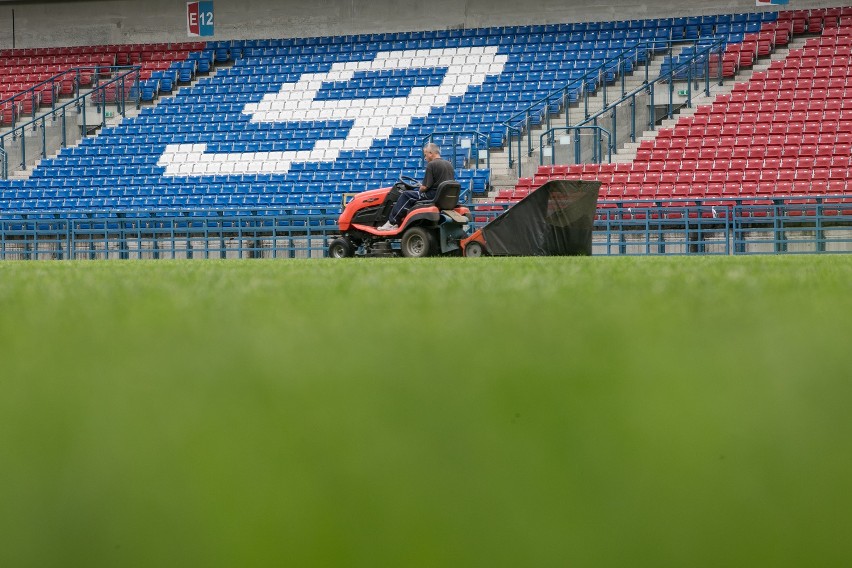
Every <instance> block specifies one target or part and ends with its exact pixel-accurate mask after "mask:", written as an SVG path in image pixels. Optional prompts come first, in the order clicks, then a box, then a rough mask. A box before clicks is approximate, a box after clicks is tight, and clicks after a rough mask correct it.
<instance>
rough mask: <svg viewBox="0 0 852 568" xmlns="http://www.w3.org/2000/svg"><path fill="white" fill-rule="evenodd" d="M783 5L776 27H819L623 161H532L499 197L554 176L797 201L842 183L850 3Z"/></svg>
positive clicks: (616, 190) (618, 191)
mask: <svg viewBox="0 0 852 568" xmlns="http://www.w3.org/2000/svg"><path fill="white" fill-rule="evenodd" d="M844 10H845V11H848V12H849V14H846V13H844ZM782 14H792V16H785V18H784V19H779V23H780V22H785V21H789V22H791V24H790V25H789V26H787V25H785V26H784V27H783V29H785V30H788V31H792V33H800V32H798V31H797V30H803V31H809V32H810V31H812V30H814V29H822V30H823V33H822V35H821V36H819V37H813V38H810V39H808V40H807V42H806V43H805V46H804V48H802V49H798V50H791V52H790V54H789V56H788V57H787V58H786V59H785V60H782V61H775V62H773V63H772V64H771V65H770V67H769V69H768V70H767V71H765V72H756V73H754V74H753V75H752V78H751V79H750V80H749V81H748V82H747V83H737V84H736V85H735V86H734V88H733V90H732V91H731V93H730V94H725V95H719V96H717V97H716V99H715V100H714V102H713V104H712V105H706V106H700V107H698V108H697V109H696V112H695V114H694V115H693V116H689V117H682V118H681V119H680V120H678V122H677V123H676V125H675V126H674V127H673V128H669V129H661V130H660V131H659V132H658V134H657V137H656V138H655V139H654V140H650V141H645V142H642V143H641V145H640V147H639V149H638V150H637V154H636V158H635V160H634V161H633V162H632V163H619V164H581V165H572V166H564V165H562V166H540V167H539V168H538V171H537V172H536V173H535V176H534V177H533V178H532V179H529V178H522V179H521V180H520V181H519V183H518V185H517V186H516V188H515V190H514V191H509V192H501V195H500V196H498V200H501V199H508V200H517V199H518V198H520V197H522V196H523V195H524V192H528V191H529V188H530V187H537V186H539V185H541V184H542V183H544V182H545V181H547V180H549V179H554V178H568V179H591V180H600V181H601V182H602V186H601V199H602V200H621V199H644V198H649V199H670V198H671V199H674V198H677V199H681V198H686V199H689V198H695V199H699V198H700V199H702V200H707V199H708V198H709V199H711V200H712V198H723V197H724V198H729V197H733V198H739V199H743V200H744V202H745V203H766V201H765V200H766V199H767V198H769V197H780V196H784V197H790V196H793V197H797V198H800V200H801V202H802V203H806V202H808V201H809V200H808V196H813V195H816V194H826V193H844V192H846V191H847V183H848V180H849V179H852V9H850V8H844V9H840V8H837V9H825V10H810V11H807V10H805V11H797V12H788V13H782ZM844 24H847V25H844ZM788 28H789V29H788ZM778 29H779V28H778V27H776V28H775V34H776V37H777V34H778ZM761 33H764V32H761ZM759 51H760V48H759V47H758V52H759ZM705 203H706V201H705ZM603 205H604V206H606V204H605V203H604V204H603Z"/></svg>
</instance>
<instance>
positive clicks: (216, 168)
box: [0, 10, 847, 210]
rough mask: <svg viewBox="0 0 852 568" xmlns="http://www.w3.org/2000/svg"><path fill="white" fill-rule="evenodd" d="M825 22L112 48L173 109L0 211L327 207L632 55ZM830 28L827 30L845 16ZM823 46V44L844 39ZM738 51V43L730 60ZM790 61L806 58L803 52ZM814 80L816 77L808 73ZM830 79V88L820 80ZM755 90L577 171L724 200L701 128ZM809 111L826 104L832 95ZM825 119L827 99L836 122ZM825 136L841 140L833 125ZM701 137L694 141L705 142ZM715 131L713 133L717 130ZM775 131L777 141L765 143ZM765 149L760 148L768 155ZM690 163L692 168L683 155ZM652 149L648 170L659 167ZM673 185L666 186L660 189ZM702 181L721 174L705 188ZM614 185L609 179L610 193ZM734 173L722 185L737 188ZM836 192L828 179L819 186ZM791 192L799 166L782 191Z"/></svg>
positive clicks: (576, 27)
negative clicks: (647, 48) (450, 135)
mask: <svg viewBox="0 0 852 568" xmlns="http://www.w3.org/2000/svg"><path fill="white" fill-rule="evenodd" d="M824 12H825V13H822V20H821V21H820V22H819V23H817V21H816V20H811V18H810V17H811V15H812V14H816V13H817V11H813V10H812V11H805V12H802V13H801V14H800V15H799V16H795V14H799V13H798V12H792V13H791V14H793V15H794V16H787V15H785V14H786V13H781V14H780V15H779V14H778V13H775V12H768V13H762V14H761V13H758V14H749V15H744V14H740V15H729V16H712V17H710V16H708V17H702V18H692V19H690V18H677V19H674V18H666V19H656V20H636V21H629V22H593V23H573V24H549V25H538V26H511V27H494V28H478V29H464V30H440V31H431V32H400V33H385V34H371V35H358V36H336V37H315V38H289V39H277V40H276V39H270V40H238V41H236V40H235V41H219V42H210V43H209V44H206V45H205V44H199V45H194V46H185V47H184V46H180V49H175V46H167V45H157V46H113V47H114V48H111V49H106V50H103V51H105V52H106V53H110V54H112V55H113V56H114V58H115V63H119V64H126V63H140V62H141V63H143V65H145V66H146V67H145V71H146V72H149V73H150V75H149V76H148V79H146V81H144V82H143V84H142V94H143V99H148V98H155V97H156V95H157V93H159V92H169V91H172V92H173V93H174V96H172V97H169V98H165V99H163V100H161V101H160V102H158V104H156V105H153V106H146V107H144V108H143V110H142V112H141V114H140V115H139V116H138V117H136V118H133V119H128V120H126V121H124V122H123V123H122V124H120V125H118V126H112V127H106V128H104V129H102V131H101V132H100V134H99V135H98V136H96V137H89V138H85V139H84V140H83V141H82V142H81V143H80V144H79V145H78V146H76V147H74V148H67V149H65V150H63V151H61V152H60V153H59V155H57V156H56V157H55V158H51V159H46V160H43V161H42V163H41V164H40V165H39V167H38V168H36V169H35V170H34V171H33V173H32V176H31V177H30V179H28V180H14V181H5V182H0V188H1V189H2V192H0V208H3V209H5V210H22V209H32V208H35V209H52V210H79V209H85V208H90V207H94V208H109V209H122V208H140V207H145V208H186V207H224V206H228V207H232V206H245V207H253V208H262V209H270V210H277V209H282V208H292V207H305V208H317V209H320V208H326V209H328V208H337V207H339V206H340V204H341V203H342V202H343V200H344V199H345V196H346V195H347V194H349V193H353V192H359V191H363V190H366V189H371V188H376V187H382V186H386V185H389V184H390V183H392V182H393V181H394V180H395V179H396V178H397V177H398V176H399V175H401V174H405V175H414V176H417V175H418V174H419V173H421V172H422V167H423V162H422V157H421V155H420V154H421V152H420V148H421V147H422V145H423V143H424V142H425V141H426V139H427V137H428V136H429V135H430V134H432V133H434V132H447V131H453V132H467V133H470V132H478V133H481V134H482V135H483V136H484V137H486V138H487V140H488V144H489V145H490V146H492V147H498V146H500V145H502V144H503V143H504V136H505V126H504V122H505V121H506V120H507V119H508V118H509V117H511V116H512V115H513V114H514V113H516V112H518V111H520V110H523V109H526V108H528V107H529V106H530V105H531V104H532V103H534V102H535V101H537V100H539V99H541V97H543V96H544V95H546V94H549V93H551V92H552V91H553V90H555V89H557V88H561V87H564V86H566V85H576V89H577V90H578V91H579V89H580V88H581V83H584V86H585V87H586V88H596V87H598V86H599V84H600V82H601V81H611V80H614V79H615V73H616V72H617V69H615V68H613V67H609V66H607V67H605V68H603V69H601V70H600V71H599V72H598V71H596V72H595V73H592V74H589V70H590V69H592V70H594V69H598V68H600V66H601V65H602V64H603V63H604V62H605V61H607V60H608V59H611V58H614V57H617V56H618V55H619V54H623V53H625V50H629V49H630V48H632V47H635V46H636V45H637V44H638V42H640V41H643V40H646V41H651V42H662V41H666V42H667V41H670V40H674V41H684V40H689V39H699V40H702V39H712V38H722V39H723V40H724V41H726V42H729V41H732V40H739V43H741V44H742V45H746V43H747V40H746V37H748V36H749V34H754V35H755V36H756V37H755V38H753V39H754V41H755V43H754V53H755V54H758V53H760V52H761V51H762V50H765V49H766V43H765V42H766V41H769V48H770V49H771V48H772V46H773V45H774V43H773V42H775V43H781V42H783V41H786V40H788V39H789V37H790V35H791V34H795V33H797V32H796V30H797V29H799V28H801V27H802V26H806V27H808V28H809V27H810V26H811V22H812V21H813V22H814V23H813V25H814V26H816V25H822V26H823V27H825V28H826V30H828V29H834V28H836V26H834V28H833V27H832V26H831V25H830V23H831V22H830V20H831V18H832V17H834V16H829V15H827V11H824ZM834 19H835V20H837V21H838V23H839V19H840V15H839V14H838V16H836V17H834ZM801 22H805V23H804V24H802V23H801ZM725 26H728V28H726V27H725ZM837 29H838V30H845V29H846V28H837ZM762 34H764V35H763V39H761V35H762ZM785 34H786V35H785ZM769 35H772V39H769ZM779 35H780V37H781V39H780V40H779V39H778V38H779ZM835 35H836V36H837V38H836V39H839V38H840V37H847V36H846V35H845V34H839V33H838V34H835ZM827 37H829V34H825V35H823V39H825V38H827ZM785 38H786V39H785ZM761 41H763V44H761ZM844 41H845V40H844ZM749 45H750V44H749ZM751 49H752V48H751V47H749V48H747V50H746V51H749V50H751ZM742 51H743V49H742V47H740V48H739V51H738V52H737V53H739V54H740V55H739V56H738V57H740V56H741V55H742ZM725 53H726V55H727V52H725ZM726 55H725V56H726ZM801 59H805V56H804V54H803V57H802V58H801ZM791 60H792V59H791ZM225 61H232V62H233V65H232V66H228V67H224V68H221V69H219V70H218V71H217V73H216V74H215V76H204V77H201V78H200V80H199V81H198V82H197V83H195V84H194V85H192V86H190V87H184V88H181V89H180V90H175V83H176V82H178V81H181V82H186V81H187V80H191V79H192V78H194V77H195V74H197V73H205V70H209V69H210V68H211V67H212V66H214V65H215V64H216V63H217V62H218V63H221V62H225ZM809 61H810V60H809ZM737 65H738V66H739V65H742V60H740V59H737ZM832 65H833V60H832ZM838 65H839V63H838ZM817 68H819V67H818V66H816V64H815V65H814V70H816V69H817ZM797 70H798V71H800V72H801V71H802V70H801V69H799V68H797ZM772 71H773V72H774V71H775V69H773V70H772ZM780 71H782V72H783V71H784V70H780ZM782 74H783V73H782ZM797 77H798V76H797ZM844 77H845V75H844ZM799 78H800V79H801V80H804V77H799ZM827 78H828V79H829V80H830V79H831V71H829V76H828V77H827ZM812 80H816V77H814V78H812ZM768 81H770V79H766V78H765V80H764V82H763V83H761V86H762V87H763V88H764V89H768V88H771V87H772V83H768ZM779 81H780V79H779ZM749 85H751V83H749ZM756 86H757V83H755V89H756ZM811 87H813V84H812V85H811ZM792 92H793V95H792V98H791V100H790V101H789V102H790V105H791V107H792V105H793V104H794V103H795V102H796V100H795V99H796V96H797V95H796V93H798V92H799V91H798V90H797V89H796V88H794V89H792ZM801 92H802V93H804V92H805V91H801ZM820 92H821V90H820V89H813V90H812V92H811V94H809V96H808V100H809V101H810V100H814V101H816V100H817V94H819V93H820ZM750 93H751V91H750V90H749V89H748V88H745V89H739V90H737V91H735V93H732V95H731V96H732V97H734V96H735V95H736V96H737V97H739V96H740V95H742V97H743V100H742V101H741V102H742V103H743V108H742V109H740V111H737V110H736V109H737V108H738V107H736V106H733V107H732V108H731V110H730V113H729V112H728V108H727V106H726V107H724V108H722V107H718V108H716V107H715V105H714V107H713V108H708V109H706V110H703V111H702V112H701V113H699V114H697V115H696V117H694V118H693V119H691V120H693V121H700V120H703V119H704V118H706V119H707V121H708V122H707V124H704V123H700V122H696V123H695V124H693V123H692V122H689V123H686V122H684V123H683V124H680V123H679V124H678V127H677V128H675V129H673V130H676V131H677V135H676V136H675V133H674V132H672V133H671V135H670V136H661V137H660V138H659V139H658V143H659V144H661V145H660V146H659V147H657V146H656V143H653V144H650V145H646V146H645V147H643V148H642V149H641V150H642V151H644V152H645V155H647V156H648V159H647V160H645V161H644V162H642V161H641V160H639V159H637V161H636V162H635V164H634V165H633V169H631V170H629V171H620V170H618V169H617V168H616V167H615V166H611V167H610V166H607V168H604V167H600V166H585V167H582V171H580V172H579V174H580V175H582V176H584V177H588V178H600V179H603V180H604V181H605V184H606V185H605V195H607V196H616V195H618V196H619V197H622V196H623V197H631V196H638V195H643V196H645V195H656V194H655V193H654V191H658V192H660V193H659V194H660V195H666V196H668V195H671V196H676V195H680V194H681V193H682V192H685V193H684V194H685V195H697V194H699V192H701V193H702V194H703V195H715V194H716V193H715V192H717V190H719V193H720V194H721V193H723V192H724V191H725V188H726V186H727V184H728V181H727V180H728V178H727V177H725V179H724V180H722V179H717V178H719V175H718V173H717V172H716V167H715V161H716V159H718V160H720V161H721V159H722V158H721V156H722V155H724V154H727V153H730V154H731V155H730V156H728V157H727V158H726V159H728V161H729V167H728V168H727V169H726V170H725V171H726V172H727V171H728V170H733V171H734V172H737V171H739V170H738V169H736V168H733V167H730V162H731V161H732V160H733V152H734V149H735V148H736V147H737V145H738V143H740V142H744V141H745V138H743V139H740V138H738V137H737V136H738V135H735V134H732V135H731V136H728V137H720V136H718V135H717V133H716V124H715V123H714V124H713V125H712V128H711V124H709V122H710V120H711V119H712V120H713V121H715V120H716V119H717V117H718V118H719V119H721V122H722V123H725V124H726V125H727V123H726V122H725V121H727V117H728V116H729V115H730V116H734V115H735V114H736V113H737V112H741V113H742V111H743V110H744V108H745V104H746V103H748V104H749V105H750V106H749V109H750V108H751V105H752V104H757V105H758V106H757V107H756V109H755V114H756V113H757V112H758V110H760V105H761V103H763V102H766V103H769V102H770V101H769V98H768V95H767V98H766V100H764V99H763V97H762V96H761V97H757V95H754V97H752V96H751V94H750ZM746 95H748V97H746ZM746 98H747V100H746ZM820 100H826V101H827V100H828V96H827V94H826V96H824V97H823V99H820ZM831 100H832V101H834V98H832V99H831ZM737 102H740V101H737ZM782 103H783V101H779V103H778V104H782ZM732 104H733V103H732ZM784 104H786V103H784ZM826 105H827V103H826V104H825V105H824V108H825V109H826V110H827V109H828V107H827V106H826ZM834 105H835V103H834V102H832V103H831V106H832V108H833V106H834ZM841 106H842V105H841ZM836 110H838V111H841V110H843V109H842V108H840V109H836ZM760 112H763V111H760ZM766 112H769V110H767V111H766ZM791 112H792V108H791ZM743 114H744V115H745V114H747V115H749V116H750V114H749V113H743ZM806 119H807V117H806ZM779 120H780V119H779ZM731 122H733V121H731ZM800 122H802V125H801V126H802V129H803V133H802V136H803V138H802V141H801V144H800V147H799V151H800V152H803V153H804V152H807V151H811V149H813V150H812V151H813V153H814V158H816V153H817V149H820V150H819V151H820V152H821V151H822V150H821V148H822V146H821V143H820V141H819V134H817V139H816V141H815V142H812V141H811V139H810V138H808V139H805V138H804V136H805V135H806V134H807V135H808V136H810V134H811V133H810V131H808V132H807V133H805V132H804V129H805V127H806V126H807V124H806V123H807V120H804V121H800ZM837 122H838V130H840V122H841V120H840V118H839V117H838V120H837ZM773 124H774V122H773ZM693 127H694V128H695V129H696V130H695V133H694V134H693V132H692V130H691V129H692V128H693ZM699 127H701V128H703V130H701V131H700V132H699V130H698V128H699ZM721 128H722V124H720V125H719V130H720V132H721ZM808 128H810V126H808ZM843 128H845V123H844V126H843ZM844 132H845V130H844ZM770 135H775V134H772V133H767V135H766V136H770ZM837 135H840V132H838V133H837ZM743 136H745V134H743ZM675 139H676V140H677V142H676V144H677V145H678V147H679V148H680V146H682V151H681V153H680V155H679V156H680V158H679V161H678V165H677V167H675V165H674V163H675V162H674V154H672V155H671V156H669V155H668V154H663V153H662V152H661V151H662V150H664V148H663V146H662V144H663V143H664V140H669V142H670V144H671V143H673V141H674V140H675ZM710 140H722V141H724V144H725V145H724V148H725V150H724V151H723V150H722V148H720V147H714V150H713V151H714V154H713V156H712V157H710V153H709V151H708V152H705V148H704V144H703V142H707V146H708V149H709V141H710ZM748 140H749V144H754V145H755V147H757V146H761V147H762V148H765V147H767V146H770V145H769V143H768V140H767V141H765V143H764V144H762V145H761V144H760V140H753V136H752V137H749V139H748ZM805 140H807V143H806V142H805ZM702 141H703V142H702ZM775 142H776V140H775V139H773V144H772V145H771V146H772V147H773V148H775V147H776V144H775ZM728 148H730V151H729V150H728ZM693 150H694V152H693ZM687 151H689V152H690V153H689V155H690V156H692V154H693V153H694V154H695V157H694V158H686V155H687ZM773 151H774V150H773ZM657 152H659V153H660V156H659V157H660V158H661V159H657V154H656V153H657ZM705 153H706V155H707V156H708V157H705ZM740 153H741V152H740ZM780 153H783V148H782V149H781V152H780ZM652 154H653V155H654V159H653V160H651V159H650V156H651V155H652ZM746 154H748V152H746ZM768 154H769V151H767V155H768ZM717 155H718V157H717ZM778 157H779V158H780V157H781V156H780V155H779V156H778ZM452 159H453V160H454V161H455V162H456V166H457V168H458V177H459V178H460V179H461V181H462V182H463V186H464V187H465V188H467V189H468V190H470V191H473V192H474V194H479V195H484V194H485V192H486V191H487V185H486V184H487V180H488V178H489V172H488V171H487V170H486V169H483V168H482V167H481V166H482V164H479V163H476V164H473V163H471V160H472V156H471V155H470V154H462V155H454V156H452ZM685 160H694V161H695V167H694V168H693V169H692V170H688V169H687V168H686V167H683V168H682V167H681V164H680V161H685ZM746 160H748V158H746ZM652 161H653V164H651V162H652ZM708 161H709V162H708ZM699 162H700V169H699ZM720 163H721V162H720ZM711 164H712V166H711ZM737 164H739V162H737ZM640 165H641V166H642V167H640ZM747 165H748V164H747ZM476 166H479V167H476ZM587 168H588V169H587ZM711 169H712V170H713V171H712V172H711ZM764 169H767V168H763V167H761V168H760V170H759V171H758V172H757V179H752V178H753V177H754V172H752V171H751V170H750V169H746V168H743V169H742V173H743V176H742V183H743V184H745V183H746V181H748V183H752V182H754V183H755V186H754V187H755V191H757V189H758V187H760V184H761V183H762V182H763V183H769V180H768V178H767V179H763V178H762V177H761V175H762V174H763V170H764ZM686 171H691V173H692V177H691V178H690V179H689V180H688V181H687V180H686V178H685V177H684V179H681V178H680V174H681V173H683V172H686ZM577 173H578V172H577V171H576V168H575V169H574V170H571V169H570V168H566V169H564V171H563V170H561V169H559V170H558V171H557V170H553V169H551V170H547V171H541V172H538V173H537V174H536V175H535V177H534V178H530V179H529V180H522V181H523V182H524V184H519V185H518V187H517V188H516V189H515V190H514V191H513V192H511V193H510V194H508V195H501V196H499V197H498V199H506V200H511V199H516V198H518V197H522V196H523V195H524V194H525V192H528V191H529V190H530V189H531V188H532V187H534V186H535V184H538V183H540V182H541V181H542V180H543V179H548V178H549V176H551V175H558V176H564V175H569V174H571V175H576V174H577ZM672 173H676V174H678V175H676V176H674V177H672V175H671V174H672ZM746 173H748V175H749V177H748V179H747V180H746ZM705 174H706V177H707V178H708V179H706V180H704V177H705ZM711 174H716V176H715V177H714V178H713V179H712V180H711V179H709V177H710V175H711ZM616 175H618V179H619V181H618V182H616V181H614V180H615V179H616ZM731 175H732V178H731V179H732V180H733V179H734V178H735V177H736V176H737V174H736V173H733V174H731ZM767 175H768V174H767ZM785 175H786V173H785ZM684 176H685V174H684ZM664 178H665V181H663V179H664ZM831 179H833V178H832V177H831V169H829V170H828V176H827V178H826V181H830V180H831ZM621 180H623V181H621ZM702 180H704V181H702ZM795 181H796V178H795V170H794V174H793V179H792V180H791V183H795ZM687 184H688V185H687ZM711 184H712V185H711ZM719 184H721V186H720V185H719ZM711 187H712V190H711ZM720 187H721V189H719V188H720ZM749 187H751V185H749ZM652 188H653V190H652Z"/></svg>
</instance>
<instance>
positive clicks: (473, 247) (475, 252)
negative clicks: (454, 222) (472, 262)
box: [464, 241, 485, 258]
mask: <svg viewBox="0 0 852 568" xmlns="http://www.w3.org/2000/svg"><path fill="white" fill-rule="evenodd" d="M484 254H485V249H484V248H482V244H481V243H479V242H478V241H471V242H469V243H467V246H466V247H464V255H465V256H467V257H470V258H478V257H480V256H483V255H484Z"/></svg>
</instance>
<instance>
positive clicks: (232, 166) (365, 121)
mask: <svg viewBox="0 0 852 568" xmlns="http://www.w3.org/2000/svg"><path fill="white" fill-rule="evenodd" d="M506 59H507V58H506V56H505V55H500V54H498V53H497V48H496V47H493V46H485V47H460V48H454V49H427V50H414V51H411V50H410V51H384V52H380V53H379V54H377V55H376V58H375V59H373V60H371V61H349V62H339V63H334V64H333V65H332V67H331V70H329V71H328V72H325V73H305V74H303V75H302V76H301V77H300V78H299V81H298V82H296V83H285V84H284V85H282V86H281V90H279V91H278V92H277V93H271V94H267V95H264V97H263V99H261V100H260V102H257V103H249V104H247V105H246V106H245V108H244V109H243V113H244V114H249V115H251V122H273V123H274V122H301V121H323V120H352V121H354V124H353V125H352V128H351V129H350V131H349V133H348V135H347V136H346V138H344V139H333V140H326V139H323V140H317V141H316V143H315V144H314V147H313V149H311V150H300V151H283V152H247V153H213V152H208V151H207V145H206V144H169V145H168V146H166V150H165V152H163V155H162V156H160V159H159V160H158V161H157V165H158V166H162V167H165V168H166V171H165V172H164V175H167V176H203V175H217V174H229V173H238V174H239V173H261V174H263V173H269V174H273V173H287V172H288V171H289V170H290V165H291V164H293V163H299V162H301V163H304V162H333V161H335V160H336V159H337V157H338V156H339V155H340V152H341V151H344V150H366V149H368V148H369V147H370V146H372V145H373V142H374V141H376V140H385V139H387V138H388V137H390V135H391V133H392V131H393V130H394V129H395V128H406V127H407V126H408V125H409V124H411V119H412V118H414V117H422V116H426V115H428V114H429V113H430V112H431V111H432V109H433V108H435V107H442V106H445V105H446V104H447V103H448V102H449V99H450V97H457V96H462V95H464V94H465V93H466V92H467V90H468V89H469V88H470V87H471V86H473V85H481V84H482V83H483V82H484V81H485V78H486V77H487V76H488V75H499V74H500V73H502V72H503V67H504V66H505V64H506ZM420 68H446V70H447V71H446V74H445V75H444V78H443V80H442V81H441V84H440V85H438V86H434V87H413V88H412V89H411V92H410V93H409V94H408V96H406V97H382V98H362V99H346V100H341V99H333V100H317V99H316V96H317V93H318V92H319V90H320V88H321V87H322V84H323V82H332V81H338V82H340V81H349V80H350V79H352V77H353V76H354V75H355V73H356V72H359V71H360V72H376V71H386V70H393V69H420Z"/></svg>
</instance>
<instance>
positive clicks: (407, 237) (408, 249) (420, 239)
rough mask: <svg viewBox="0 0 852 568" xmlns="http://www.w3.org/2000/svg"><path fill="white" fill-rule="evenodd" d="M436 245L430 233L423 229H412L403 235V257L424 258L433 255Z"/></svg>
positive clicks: (401, 246)
mask: <svg viewBox="0 0 852 568" xmlns="http://www.w3.org/2000/svg"><path fill="white" fill-rule="evenodd" d="M434 245H435V239H434V237H433V236H432V234H431V233H430V232H429V231H427V230H426V229H424V228H423V227H411V228H410V229H408V230H407V231H405V234H403V235H402V241H401V243H400V248H401V249H402V256H407V257H409V258H422V257H424V256H429V254H431V253H432V250H433V249H434V248H435V246H434Z"/></svg>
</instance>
